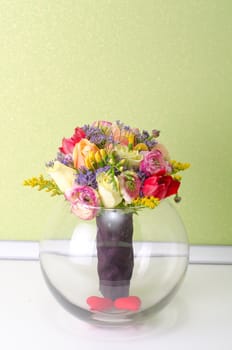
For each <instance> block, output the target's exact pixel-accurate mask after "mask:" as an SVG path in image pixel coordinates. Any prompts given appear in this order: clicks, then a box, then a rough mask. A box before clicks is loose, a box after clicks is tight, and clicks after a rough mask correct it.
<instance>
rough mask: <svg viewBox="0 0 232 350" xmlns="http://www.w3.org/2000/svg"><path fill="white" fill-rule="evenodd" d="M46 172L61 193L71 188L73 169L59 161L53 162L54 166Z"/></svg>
mask: <svg viewBox="0 0 232 350" xmlns="http://www.w3.org/2000/svg"><path fill="white" fill-rule="evenodd" d="M47 172H48V174H49V175H50V176H51V177H52V179H53V180H54V181H55V183H56V184H57V186H58V187H59V189H60V190H61V191H62V192H65V191H66V190H67V189H69V188H71V187H72V186H73V183H74V175H75V174H76V172H75V170H74V169H72V168H70V167H68V166H66V165H64V164H62V163H60V162H59V161H55V162H54V165H53V166H52V167H49V168H48V169H47Z"/></svg>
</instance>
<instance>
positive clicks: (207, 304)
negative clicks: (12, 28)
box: [0, 260, 232, 350]
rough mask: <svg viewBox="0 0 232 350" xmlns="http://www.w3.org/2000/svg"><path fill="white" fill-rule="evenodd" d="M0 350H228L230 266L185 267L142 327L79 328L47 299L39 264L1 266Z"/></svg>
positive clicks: (82, 325)
mask: <svg viewBox="0 0 232 350" xmlns="http://www.w3.org/2000/svg"><path fill="white" fill-rule="evenodd" d="M0 276H1V285H0V346H1V349H3V350H13V349H14V350H15V349H22V350H37V349H39V350H47V349H55V350H74V349H94V350H100V349H101V350H103V349H107V348H109V349H111V350H115V349H118V350H125V349H127V350H128V349H136V350H137V349H140V350H141V349H146V350H147V349H158V350H163V349H168V350H175V349H178V350H182V349H184V350H191V349H194V350H196V349H197V350H199V349H204V350H207V349H210V350H214V349H215V350H216V349H217V350H219V349H220V350H227V349H228V350H231V349H232V265H189V269H188V272H187V275H186V277H185V280H184V282H183V284H182V286H181V288H180V290H179V291H178V293H177V295H176V296H175V298H174V299H173V300H172V301H171V303H170V304H169V305H168V306H166V308H165V309H163V310H162V311H161V312H159V313H158V314H156V315H154V317H153V318H152V319H151V320H150V321H149V322H148V323H147V324H144V325H142V326H134V327H132V326H130V327H129V328H123V329H113V330H112V329H104V328H98V327H96V326H92V325H89V324H86V323H83V322H81V321H79V320H78V319H76V318H75V317H74V316H72V315H70V314H69V313H68V312H67V311H66V310H64V309H63V308H62V307H61V306H60V305H59V304H58V303H57V301H56V300H55V299H54V298H53V296H52V295H51V294H50V291H49V290H48V289H47V286H46V284H45V282H44V280H43V277H42V274H41V271H40V267H39V262H38V261H11V260H9V261H6V260H1V261H0Z"/></svg>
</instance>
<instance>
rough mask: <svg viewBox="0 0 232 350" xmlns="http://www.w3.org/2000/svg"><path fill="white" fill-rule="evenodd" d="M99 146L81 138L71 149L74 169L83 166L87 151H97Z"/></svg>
mask: <svg viewBox="0 0 232 350" xmlns="http://www.w3.org/2000/svg"><path fill="white" fill-rule="evenodd" d="M98 151H99V148H98V147H97V146H96V145H95V144H94V143H92V142H90V141H89V140H87V139H81V140H80V142H78V143H77V144H76V145H75V147H74V149H73V164H74V167H75V168H76V169H80V168H81V167H82V166H85V165H86V164H85V159H86V157H87V156H88V155H89V152H94V153H96V152H98Z"/></svg>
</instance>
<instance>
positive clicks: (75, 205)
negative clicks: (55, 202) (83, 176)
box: [65, 185, 100, 220]
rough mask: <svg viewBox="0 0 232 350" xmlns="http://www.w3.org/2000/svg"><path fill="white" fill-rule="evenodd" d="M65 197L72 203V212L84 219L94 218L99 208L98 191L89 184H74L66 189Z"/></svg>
mask: <svg viewBox="0 0 232 350" xmlns="http://www.w3.org/2000/svg"><path fill="white" fill-rule="evenodd" d="M65 198H66V199H67V200H68V201H69V202H70V203H71V210H72V213H73V214H75V215H76V216H78V217H79V218H80V219H83V220H91V219H93V218H94V217H95V216H96V215H97V213H98V210H99V205H100V199H99V196H98V193H97V191H95V190H94V189H93V188H92V187H89V186H78V185H76V186H74V187H73V188H71V189H68V190H67V191H65Z"/></svg>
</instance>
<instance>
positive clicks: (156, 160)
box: [140, 149, 171, 175]
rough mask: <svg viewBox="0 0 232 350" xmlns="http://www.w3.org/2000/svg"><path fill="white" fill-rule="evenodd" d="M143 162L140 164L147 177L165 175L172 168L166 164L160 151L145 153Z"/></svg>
mask: <svg viewBox="0 0 232 350" xmlns="http://www.w3.org/2000/svg"><path fill="white" fill-rule="evenodd" d="M143 154H144V156H143V160H142V161H141V163H140V171H142V172H144V173H145V174H146V175H164V174H166V173H168V172H170V171H171V167H170V165H169V164H168V162H166V160H165V159H164V157H163V154H162V153H161V152H160V151H159V150H158V149H156V150H153V151H150V152H144V153H143Z"/></svg>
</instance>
